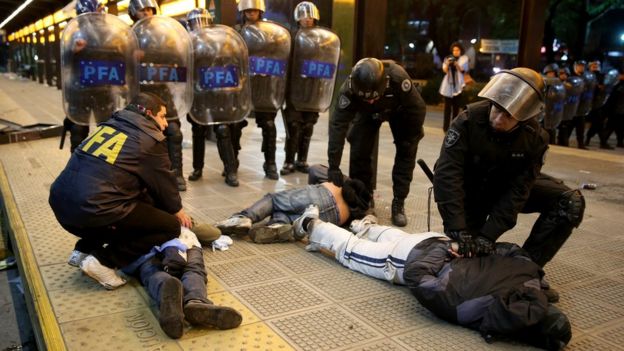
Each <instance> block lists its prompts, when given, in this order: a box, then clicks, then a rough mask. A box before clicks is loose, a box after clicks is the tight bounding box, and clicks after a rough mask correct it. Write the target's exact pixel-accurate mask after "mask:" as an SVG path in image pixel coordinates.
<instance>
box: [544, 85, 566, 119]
mask: <svg viewBox="0 0 624 351" xmlns="http://www.w3.org/2000/svg"><path fill="white" fill-rule="evenodd" d="M544 83H545V85H546V95H545V98H546V104H545V105H546V108H545V111H544V120H543V124H544V128H546V129H555V128H557V126H558V125H559V122H561V119H562V118H563V105H564V103H565V99H566V89H565V86H564V85H563V82H562V81H561V80H560V79H559V78H544Z"/></svg>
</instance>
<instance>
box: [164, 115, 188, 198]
mask: <svg viewBox="0 0 624 351" xmlns="http://www.w3.org/2000/svg"><path fill="white" fill-rule="evenodd" d="M165 135H166V136H167V149H168V151H169V159H170V160H171V169H172V170H173V171H174V173H175V176H176V182H177V184H178V191H186V181H185V180H184V176H183V175H182V132H181V131H180V121H179V120H172V121H170V122H169V125H168V126H167V128H166V129H165Z"/></svg>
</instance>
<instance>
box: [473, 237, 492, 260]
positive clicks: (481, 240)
mask: <svg viewBox="0 0 624 351" xmlns="http://www.w3.org/2000/svg"><path fill="white" fill-rule="evenodd" d="M474 244H475V248H476V254H477V256H479V257H481V256H488V255H489V254H491V253H492V252H493V251H494V242H492V240H490V239H488V238H486V237H484V236H482V235H477V237H476V238H475V239H474Z"/></svg>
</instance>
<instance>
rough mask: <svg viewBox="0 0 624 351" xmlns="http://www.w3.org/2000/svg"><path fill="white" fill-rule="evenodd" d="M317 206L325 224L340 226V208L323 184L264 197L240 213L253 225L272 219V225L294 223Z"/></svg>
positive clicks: (270, 221)
mask: <svg viewBox="0 0 624 351" xmlns="http://www.w3.org/2000/svg"><path fill="white" fill-rule="evenodd" d="M312 204H315V205H317V206H318V208H319V214H320V216H319V217H320V219H321V220H322V221H324V222H329V223H334V224H336V225H338V224H339V220H340V215H339V213H338V206H337V205H336V200H335V199H334V196H333V195H332V193H331V192H330V191H329V190H328V189H327V188H325V187H324V186H323V185H321V184H316V185H308V186H306V187H304V188H298V189H290V190H284V191H280V192H277V193H269V194H266V195H264V196H263V197H262V198H261V199H260V200H258V201H256V203H254V204H253V205H251V206H250V207H248V208H246V209H244V210H243V211H242V212H240V215H243V216H245V217H247V218H250V219H251V221H252V222H253V223H256V222H260V221H262V220H263V219H265V218H266V217H269V216H270V217H271V219H270V220H269V224H272V223H292V222H293V221H294V220H295V219H297V218H298V217H299V216H301V215H302V214H303V212H304V211H305V209H306V207H308V206H309V205H312Z"/></svg>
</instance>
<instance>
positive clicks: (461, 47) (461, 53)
mask: <svg viewBox="0 0 624 351" xmlns="http://www.w3.org/2000/svg"><path fill="white" fill-rule="evenodd" d="M454 47H458V48H459V54H460V55H463V54H464V46H463V45H462V44H461V43H460V42H458V41H456V42H453V44H451V48H450V50H451V55H452V54H453V48H454Z"/></svg>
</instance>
